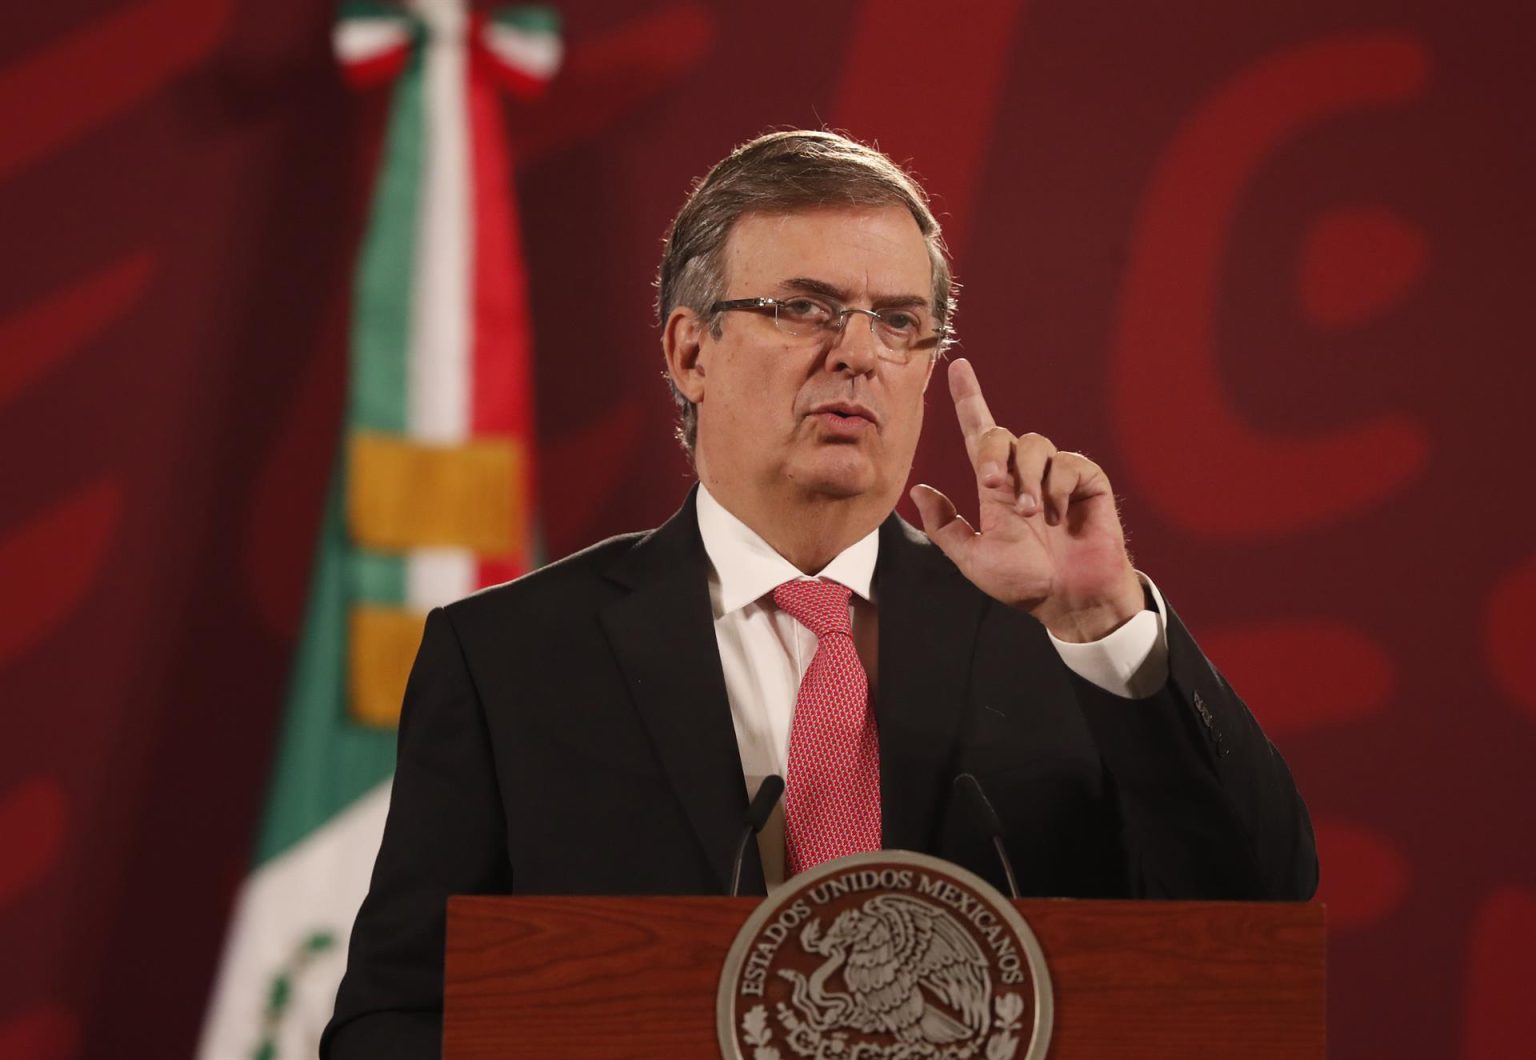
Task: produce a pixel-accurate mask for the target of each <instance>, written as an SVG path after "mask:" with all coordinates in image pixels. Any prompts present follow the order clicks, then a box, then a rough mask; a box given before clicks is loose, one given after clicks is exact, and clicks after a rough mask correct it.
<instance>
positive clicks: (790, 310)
mask: <svg viewBox="0 0 1536 1060" xmlns="http://www.w3.org/2000/svg"><path fill="white" fill-rule="evenodd" d="M779 315H781V316H786V317H789V318H790V319H791V320H798V321H805V322H807V323H821V322H823V321H826V320H831V319H832V310H831V308H830V307H829V306H828V305H827V304H826V303H825V302H818V301H817V300H816V299H814V298H789V299H786V300H784V301H782V302H780V303H779Z"/></svg>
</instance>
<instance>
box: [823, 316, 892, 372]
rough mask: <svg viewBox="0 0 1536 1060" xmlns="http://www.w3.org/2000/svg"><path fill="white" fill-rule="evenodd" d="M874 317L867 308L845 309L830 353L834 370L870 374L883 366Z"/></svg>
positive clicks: (828, 354)
mask: <svg viewBox="0 0 1536 1060" xmlns="http://www.w3.org/2000/svg"><path fill="white" fill-rule="evenodd" d="M876 319H877V318H876V317H875V315H874V314H873V313H871V312H869V311H868V310H864V309H845V310H843V323H842V327H841V328H839V329H838V332H837V335H836V336H835V337H834V339H833V342H832V349H831V350H829V351H828V353H827V356H828V357H829V358H830V364H831V368H832V370H833V371H837V372H841V371H849V372H853V373H854V374H855V375H868V374H869V373H870V372H873V371H874V370H875V368H876V367H877V366H878V365H879V363H880V351H879V349H878V347H877V344H878V343H879V341H880V340H879V338H877V337H876V336H875V320H876Z"/></svg>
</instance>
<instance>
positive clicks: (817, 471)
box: [790, 445, 880, 500]
mask: <svg viewBox="0 0 1536 1060" xmlns="http://www.w3.org/2000/svg"><path fill="white" fill-rule="evenodd" d="M790 477H791V478H792V479H793V480H794V481H795V483H796V485H798V486H800V488H801V489H803V490H805V491H806V492H807V493H814V494H817V495H819V496H823V497H826V498H828V499H832V500H852V499H854V498H857V497H863V496H865V495H867V494H869V493H871V492H872V491H874V490H875V489H876V488H877V487H878V485H879V482H880V476H879V474H878V473H877V471H876V469H875V467H874V465H873V464H872V463H871V461H870V460H869V458H868V457H867V456H865V455H864V454H863V453H861V452H859V451H858V450H857V449H856V448H855V447H853V446H846V445H824V446H820V447H819V451H818V452H816V453H814V454H812V455H811V457H810V459H807V460H805V461H803V462H802V463H801V465H800V466H799V467H798V468H796V469H795V470H794V471H793V472H792V473H791V475H790Z"/></svg>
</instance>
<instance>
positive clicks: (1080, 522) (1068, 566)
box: [911, 358, 1143, 641]
mask: <svg viewBox="0 0 1536 1060" xmlns="http://www.w3.org/2000/svg"><path fill="white" fill-rule="evenodd" d="M949 392H950V396H951V397H953V398H954V402H955V414H956V416H957V417H958V418H959V420H960V430H961V431H962V433H963V434H964V435H965V448H966V452H967V453H969V454H970V458H971V466H972V467H973V468H974V469H975V472H976V492H977V497H978V499H979V501H980V513H979V519H978V521H979V523H980V524H981V525H980V529H979V530H978V529H976V528H973V527H972V526H971V524H970V523H969V522H967V521H966V520H965V518H964V517H962V516H961V515H960V513H959V512H958V511H957V510H956V509H955V505H954V503H953V502H952V501H951V500H950V499H949V498H948V497H946V496H944V494H942V493H940V492H939V491H938V490H936V489H934V488H933V487H932V486H928V485H922V486H916V487H914V488H913V489H912V492H911V497H912V503H914V504H915V505H917V510H918V514H919V515H920V516H921V517H922V521H923V530H924V532H926V533H927V535H928V537H929V538H930V539H931V540H932V541H933V543H934V544H935V545H937V546H938V547H939V548H940V549H942V550H943V551H944V554H945V555H947V556H948V557H949V558H950V559H951V560H953V561H954V564H955V566H957V567H959V568H960V571H961V573H963V574H964V575H965V576H966V577H967V578H969V579H970V580H971V581H972V582H973V583H974V584H975V585H976V587H977V588H979V589H981V591H982V592H984V593H986V594H987V595H988V596H991V597H992V598H993V599H995V600H1000V601H1002V602H1003V603H1005V604H1008V605H1009V606H1011V607H1017V608H1021V609H1022V610H1025V611H1028V612H1029V613H1030V614H1032V615H1034V616H1035V617H1036V618H1038V619H1039V620H1040V621H1041V622H1043V623H1044V624H1045V625H1046V627H1047V628H1048V629H1050V631H1051V632H1052V633H1054V634H1055V635H1056V636H1057V637H1058V638H1060V639H1061V640H1068V641H1090V640H1098V639H1099V638H1100V637H1103V636H1105V635H1106V634H1108V633H1110V632H1112V631H1113V630H1114V629H1116V628H1117V627H1118V626H1120V625H1121V624H1122V623H1124V622H1125V621H1127V620H1128V619H1129V618H1131V617H1132V616H1133V615H1135V614H1136V613H1137V612H1138V611H1140V610H1142V607H1143V598H1142V591H1141V584H1140V582H1139V581H1138V580H1137V578H1136V573H1135V571H1133V570H1132V569H1131V561H1130V557H1129V556H1127V555H1126V551H1125V533H1124V531H1123V530H1121V528H1120V516H1119V514H1118V513H1117V512H1116V511H1115V497H1114V493H1113V492H1112V491H1111V490H1110V485H1109V479H1108V478H1107V477H1106V476H1105V474H1104V470H1103V469H1102V468H1101V467H1099V465H1097V464H1095V463H1094V462H1093V461H1092V460H1089V459H1088V458H1087V457H1085V456H1083V455H1082V454H1081V453H1067V452H1061V451H1060V450H1058V449H1057V448H1056V447H1055V446H1054V445H1052V444H1051V441H1050V439H1048V438H1044V437H1041V436H1040V435H1038V434H1025V435H1021V436H1017V437H1015V436H1014V435H1013V434H1012V433H1011V432H1010V431H1008V430H1006V429H1005V428H1003V427H999V426H998V425H997V422H996V421H995V420H994V419H993V418H992V412H991V410H990V409H988V408H987V402H986V399H985V398H984V397H983V396H982V393H981V383H980V382H979V381H977V379H976V371H975V369H973V368H972V367H971V364H970V362H969V361H967V360H965V359H964V358H961V359H959V360H956V361H954V362H953V363H951V364H950V366H949Z"/></svg>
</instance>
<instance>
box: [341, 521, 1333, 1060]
mask: <svg viewBox="0 0 1536 1060" xmlns="http://www.w3.org/2000/svg"><path fill="white" fill-rule="evenodd" d="M707 577H708V559H707V557H706V555H705V552H704V547H703V542H702V540H701V539H700V537H699V531H698V522H697V516H696V514H695V509H694V501H693V496H692V495H690V497H689V499H688V501H687V502H686V503H685V504H684V505H683V508H682V510H681V511H679V512H678V513H677V514H676V515H675V516H673V518H672V519H671V520H669V521H668V522H667V523H666V524H665V525H664V526H662V527H661V528H660V529H658V530H655V531H653V532H651V533H648V534H634V535H628V536H625V537H619V538H614V539H612V540H609V541H605V542H603V543H601V544H599V545H595V546H593V547H592V548H589V549H587V550H586V551H584V552H580V553H578V554H576V555H574V556H571V557H569V558H568V559H565V560H562V561H561V562H559V563H555V564H552V565H550V566H548V567H545V568H543V569H541V570H539V571H537V572H535V573H533V574H530V575H528V576H527V577H524V578H521V579H519V580H517V581H515V582H512V583H511V584H508V585H503V586H499V587H497V588H494V589H488V590H485V591H483V592H481V593H479V594H477V595H475V596H472V597H469V598H468V599H465V600H462V601H459V602H458V603H455V604H452V605H450V606H448V607H446V608H442V609H439V610H436V611H434V612H432V614H431V615H430V616H429V617H428V619H427V625H426V631H425V634H424V636H423V639H422V644H421V649H420V653H419V654H418V656H417V659H416V664H415V668H414V669H413V671H412V673H411V678H410V682H409V685H408V687H407V689H406V694H405V704H404V709H403V711H402V714H401V720H400V754H399V764H398V767H397V770H396V773H395V781H394V793H393V796H392V801H391V804H390V810H389V819H388V824H387V825H386V827H385V832H384V839H383V843H382V845H381V847H380V849H379V856H378V861H377V863H376V864H375V866H374V872H373V881H372V886H371V888H370V891H369V894H368V898H367V900H366V901H365V902H364V903H363V906H362V909H361V910H360V911H359V913H358V917H357V923H356V926H355V928H354V931H353V935H352V941H351V948H350V951H349V957H348V967H347V973H346V977H345V979H344V980H343V982H342V984H341V989H340V991H339V993H338V996H337V1001H336V1013H335V1016H334V1018H333V1019H332V1022H331V1025H330V1027H328V1028H327V1031H326V1037H325V1040H324V1042H323V1044H322V1047H321V1052H322V1055H325V1056H329V1057H332V1058H334V1060H340V1058H344V1057H370V1058H373V1057H402V1058H404V1057H424V1056H434V1055H436V1054H437V1051H438V1049H439V1048H440V1036H441V1019H442V1011H441V1007H442V998H443V982H442V976H443V942H444V924H445V910H444V903H445V900H446V899H447V897H448V896H449V895H451V894H485V893H505V892H514V893H523V894H722V893H724V892H725V891H726V889H727V887H728V885H729V876H730V869H731V859H732V855H733V852H734V848H735V843H736V839H737V836H738V833H739V831H740V829H741V820H742V815H743V812H744V810H745V808H746V785H745V780H744V778H743V775H742V770H741V762H740V758H739V755H738V752H737V748H736V738H735V734H734V730H733V728H732V724H731V715H730V708H729V704H728V701H727V698H726V690H725V681H724V677H723V676H722V673H721V668H720V659H719V653H718V651H717V649H716V646H715V638H714V632H713V625H712V621H713V620H712V615H711V611H710V603H709V594H708V582H707ZM875 586H876V594H877V595H876V598H877V600H878V603H879V607H880V637H879V669H880V673H879V696H878V702H877V703H876V705H875V706H876V713H877V716H878V719H879V729H880V774H881V776H880V787H881V811H882V819H883V825H884V842H885V845H886V846H887V847H900V848H905V849H908V850H918V851H924V852H928V853H933V854H937V855H939V856H941V857H945V858H949V859H951V860H953V861H956V862H958V863H959V864H962V865H964V866H966V867H967V868H969V869H971V870H972V871H973V872H976V873H978V874H979V875H981V876H983V877H986V878H988V879H990V880H992V881H993V882H994V884H996V885H998V886H1001V885H1002V883H1003V881H1002V875H1001V870H1000V869H999V868H998V866H997V863H996V859H995V856H994V854H993V852H992V851H991V849H990V847H989V843H988V840H987V838H986V835H985V833H984V832H983V831H982V829H981V827H980V825H979V823H978V821H977V820H976V818H977V814H976V812H975V809H974V807H973V806H970V805H968V804H967V803H966V802H965V800H964V799H963V798H955V797H953V796H952V781H953V778H954V777H955V775H956V774H957V773H959V772H964V771H969V772H971V773H974V774H975V775H976V776H977V777H978V778H980V780H981V782H982V784H983V786H984V788H985V790H986V792H987V794H988V795H989V796H990V798H991V800H992V802H993V803H994V804H995V805H996V807H997V810H998V813H999V814H1000V816H1001V817H1002V820H1003V824H1004V827H1005V828H1006V830H1007V836H1008V840H1007V843H1008V850H1009V853H1010V856H1011V858H1012V860H1013V863H1014V865H1015V867H1016V869H1017V872H1018V877H1019V883H1020V886H1021V888H1022V889H1023V890H1024V891H1025V893H1027V894H1032V895H1056V896H1096V897H1097V896H1102V897H1112V896H1119V897H1124V896H1139V897H1154V898H1292V899H1300V898H1306V897H1309V896H1310V895H1311V894H1312V893H1313V890H1314V888H1315V884H1316V878H1317V862H1316V856H1315V853H1314V850H1313V844H1312V832H1311V826H1310V823H1309V821H1308V819H1307V813H1306V808H1305V807H1304V806H1303V804H1302V801H1301V798H1300V797H1299V795H1298V794H1297V792H1296V789H1295V786H1294V784H1293V783H1292V781H1291V777H1290V774H1289V772H1288V771H1287V769H1286V767H1285V763H1284V762H1283V761H1282V760H1281V758H1280V755H1279V754H1278V753H1277V752H1276V751H1275V749H1274V748H1273V747H1272V746H1271V745H1270V743H1269V741H1268V740H1267V739H1265V737H1264V734H1263V732H1262V731H1260V729H1259V726H1258V725H1257V723H1255V721H1254V719H1253V717H1252V716H1251V715H1250V714H1249V713H1248V711H1247V709H1246V708H1245V707H1244V706H1243V704H1242V702H1241V701H1240V700H1239V699H1238V698H1237V696H1236V695H1234V694H1233V692H1232V690H1231V689H1230V688H1228V687H1227V684H1226V682H1225V681H1224V680H1223V679H1222V677H1221V675H1220V674H1219V673H1217V672H1216V670H1215V669H1214V668H1213V667H1212V666H1211V665H1210V664H1209V663H1208V662H1207V661H1206V660H1205V658H1204V657H1203V656H1202V655H1201V654H1200V651H1199V649H1198V648H1197V647H1196V646H1195V644H1194V642H1193V641H1192V640H1191V639H1190V636H1189V634H1188V633H1187V632H1186V631H1185V629H1184V627H1183V626H1182V625H1181V624H1180V622H1179V621H1178V618H1177V617H1176V616H1174V615H1172V614H1170V615H1169V616H1168V635H1169V651H1170V667H1171V677H1170V679H1169V682H1168V684H1167V686H1166V687H1165V689H1164V690H1163V691H1162V692H1161V693H1160V694H1158V695H1156V696H1154V697H1152V698H1150V699H1147V700H1142V701H1130V700H1125V699H1121V698H1119V697H1116V696H1114V695H1111V694H1109V693H1106V692H1103V691H1101V690H1100V689H1098V688H1096V687H1094V686H1093V685H1091V684H1089V683H1088V682H1086V681H1083V680H1082V679H1080V678H1078V677H1076V676H1075V675H1074V674H1072V673H1071V671H1069V670H1068V669H1067V668H1066V667H1065V666H1064V665H1063V664H1062V662H1061V660H1060V657H1059V656H1058V655H1057V654H1056V652H1055V649H1054V648H1052V647H1051V644H1050V642H1049V640H1048V639H1047V637H1046V634H1045V631H1044V629H1043V628H1042V627H1041V626H1040V625H1039V623H1037V622H1036V621H1035V620H1034V619H1032V618H1030V617H1029V616H1027V615H1024V614H1022V613H1020V612H1018V611H1015V610H1013V609H1011V608H1008V607H1006V606H1004V605H1001V604H999V603H997V602H996V601H993V600H992V599H990V598H989V597H987V596H986V595H984V594H983V593H982V592H981V591H980V590H978V589H977V588H976V587H975V586H974V585H972V584H971V583H970V582H969V581H967V580H966V579H965V578H964V577H963V576H962V575H961V574H960V572H959V571H958V570H957V569H956V568H955V567H954V565H953V564H951V563H950V562H949V560H948V559H947V558H945V556H944V555H943V554H942V553H941V552H939V550H938V549H937V548H936V547H934V546H933V545H932V544H930V543H929V542H928V540H927V538H926V537H924V536H923V535H922V534H921V533H919V532H918V531H916V530H914V529H913V528H912V527H910V526H908V525H907V524H906V523H904V522H903V521H901V520H900V519H899V518H897V517H896V516H894V515H893V516H891V517H890V518H889V519H887V520H886V522H885V524H884V525H883V526H882V527H881V528H880V555H879V560H878V562H877V565H876V568H875ZM749 857H750V860H749V863H748V865H747V867H746V870H745V879H746V881H747V883H746V884H745V885H744V887H745V886H750V887H752V888H753V889H755V890H756V892H757V893H762V891H763V876H762V867H761V865H760V864H759V863H758V861H757V858H756V850H755V849H752V850H751V851H750V855H749Z"/></svg>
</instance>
